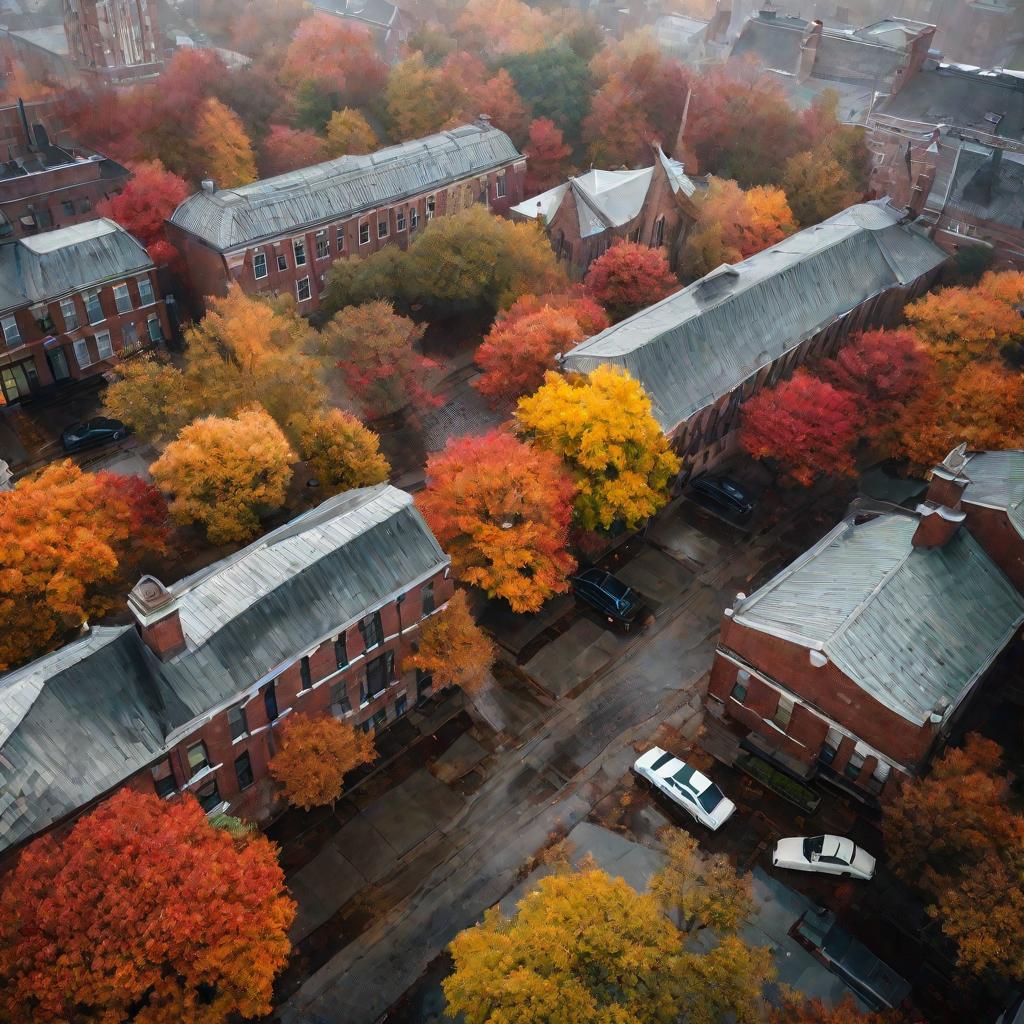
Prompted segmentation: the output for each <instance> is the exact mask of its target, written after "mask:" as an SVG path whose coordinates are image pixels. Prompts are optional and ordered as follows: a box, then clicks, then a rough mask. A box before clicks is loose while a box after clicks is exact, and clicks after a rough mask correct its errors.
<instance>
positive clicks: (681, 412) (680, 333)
mask: <svg viewBox="0 0 1024 1024" xmlns="http://www.w3.org/2000/svg"><path fill="white" fill-rule="evenodd" d="M946 258H947V256H946V254H945V253H944V252H943V251H942V250H941V249H939V248H938V247H937V246H936V245H934V244H933V243H932V242H931V241H929V240H928V238H926V237H925V235H924V234H923V233H922V232H921V231H920V229H918V228H916V227H914V226H913V225H910V224H901V223H900V215H899V214H898V213H897V212H895V211H894V210H892V209H891V208H890V207H888V206H886V205H885V204H884V203H883V202H874V203H862V204H860V205H857V206H851V207H850V208H849V209H847V210H844V211H843V212H842V213H838V214H836V215H835V216H834V217H830V218H829V219H828V220H826V221H824V222H823V223H821V224H818V225H816V226H815V227H812V228H807V229H805V230H804V231H800V232H797V234H795V235H791V236H790V237H789V238H787V239H786V240H785V241H783V242H780V243H779V244H778V245H774V246H772V247H771V248H770V249H766V250H764V251H763V252H759V253H757V254H755V255H754V256H751V257H749V258H748V259H746V260H743V261H742V262H740V263H737V264H735V266H734V267H733V270H735V271H736V273H737V275H738V276H736V277H735V279H734V283H733V284H732V285H731V287H729V286H728V285H723V287H721V288H719V287H714V288H709V287H708V284H709V283H710V280H709V279H710V278H711V277H712V276H714V275H718V276H719V277H722V275H721V273H720V271H715V272H714V275H708V277H707V278H702V279H701V280H700V281H696V282H694V283H693V284H691V285H689V286H688V287H686V288H683V289H682V290H680V291H678V292H675V293H674V294H672V295H670V296H668V298H666V299H662V300H661V301H660V302H657V303H655V304H654V305H653V306H649V307H648V308H647V309H643V310H641V311H640V312H639V313H636V314H634V315H633V316H631V317H629V318H628V319H627V320H623V321H622V322H621V323H618V324H615V325H614V326H612V327H609V328H608V329H607V330H606V331H602V332H601V333H600V334H597V335H595V336H594V337H592V338H589V339H588V340H586V341H584V342H582V343H581V344H579V345H577V346H576V348H574V349H572V350H571V351H570V352H569V353H568V354H567V355H566V356H565V359H564V362H563V366H564V368H565V369H566V370H569V371H575V372H580V373H589V372H590V371H591V370H593V369H595V368H596V367H597V366H600V365H602V364H605V363H612V364H615V365H618V366H622V367H624V368H625V369H626V370H628V371H629V373H630V374H631V375H632V376H633V377H635V378H636V379H637V380H639V381H640V383H641V384H642V385H643V386H644V388H645V389H646V391H647V393H648V394H649V395H650V397H651V402H652V407H653V412H654V416H655V418H656V419H657V420H658V422H659V423H660V424H661V427H662V429H663V430H664V431H665V432H666V433H670V432H671V431H673V430H674V429H675V428H676V427H677V426H678V425H679V424H681V423H683V422H685V421H686V420H688V419H689V418H690V417H691V416H692V415H693V414H694V413H696V412H699V411H700V410H701V409H704V408H706V407H708V406H709V405H712V404H713V403H714V402H716V401H717V400H718V399H719V398H720V397H721V396H722V395H726V394H728V393H729V392H731V391H732V390H733V389H734V388H736V387H737V386H738V385H740V384H742V383H743V381H745V380H746V379H747V378H748V377H750V376H751V375H753V374H755V373H757V371H758V370H759V369H760V368H761V367H762V366H767V365H769V364H770V363H772V362H774V361H775V360H776V359H778V358H779V357H780V356H782V355H784V354H785V353H786V352H788V351H790V350H791V349H794V348H796V347H797V346H798V345H799V344H800V343H801V342H802V341H803V340H804V339H805V338H808V337H810V336H812V335H814V334H817V333H818V332H819V331H821V330H823V329H824V328H825V327H827V326H828V324H830V323H831V322H832V321H834V320H835V319H837V318H838V317H842V316H843V315H845V314H846V313H848V312H850V310H853V309H856V308H857V307H858V306H859V305H860V304H861V303H863V302H865V301H866V300H867V299H869V298H871V297H872V296H873V295H877V294H878V293H880V292H883V291H885V290H887V289H889V288H893V287H896V286H899V285H906V284H910V283H911V282H913V281H916V280H917V279H918V278H919V277H921V276H922V275H923V274H927V273H928V272H929V271H930V270H932V269H934V268H935V267H937V266H939V265H940V264H941V263H942V262H943V261H944V260H945V259H946Z"/></svg>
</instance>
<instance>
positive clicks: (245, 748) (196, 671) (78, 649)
mask: <svg viewBox="0 0 1024 1024" xmlns="http://www.w3.org/2000/svg"><path fill="white" fill-rule="evenodd" d="M451 593H452V581H451V579H450V574H449V560H448V558H447V556H446V555H445V554H444V553H443V552H442V551H441V549H440V547H438V544H437V542H436V540H435V539H434V537H433V535H432V534H431V533H430V530H429V529H428V528H427V526H426V524H425V523H424V521H423V519H422V518H421V517H420V515H419V513H418V512H417V511H416V507H415V505H414V504H413V501H412V498H411V497H410V496H409V495H408V494H405V493H404V492H402V491H399V490H397V489H395V488H394V487H391V486H389V485H387V484H382V485H379V486H377V487H371V488H363V489H359V490H354V491H347V492H345V493H343V494H340V495H337V496H336V497H334V498H331V499H329V500H328V501H327V502H325V503H324V504H322V505H321V506H319V507H318V508H316V509H313V510H312V511H310V512H307V513H306V514H305V515H302V516H300V517H298V518H297V519H295V520H293V521H292V522H291V523H289V524H287V525H286V526H283V527H281V528H280V529H278V530H275V531H273V532H271V533H269V534H267V535H266V536H264V537H262V538H261V539H260V540H258V541H256V542H255V543H253V544H251V545H250V546H249V547H247V548H244V549H243V550H241V551H239V552H236V553H235V554H234V555H231V556H229V557H228V558H226V559H224V560H222V561H220V562H217V563H215V564H214V565H212V566H209V567H208V568H206V569H204V570H201V571H200V572H198V573H196V574H195V575H194V576H191V577H189V578H187V579H184V580H181V581H179V582H178V583H176V584H173V585H172V586H170V587H166V586H164V585H163V584H161V583H160V582H159V581H157V580H155V579H153V578H151V577H144V578H143V579H142V580H140V582H139V583H138V585H137V586H136V587H135V589H134V590H133V591H132V594H131V596H130V598H129V608H130V610H131V612H132V615H133V617H134V624H133V625H131V626H117V627H95V628H93V629H92V630H90V631H89V633H87V634H86V635H85V636H83V637H82V638H81V639H79V640H76V641H74V642H73V643H71V644H69V645H67V646H66V647H64V648H62V649H60V650H58V651H55V652H54V653H53V654H50V655H48V656H46V657H44V658H41V659H39V660H37V661H35V662H32V663H31V664H29V665H26V666H24V667H23V668H21V669H18V670H16V671H14V672H11V673H8V674H7V675H6V676H3V677H0V698H2V700H0V782H2V789H0V793H2V795H0V858H3V857H4V856H5V853H6V854H10V853H11V852H13V851H14V850H16V849H17V847H19V846H20V845H21V844H23V843H25V842H27V841H28V840H30V839H31V838H32V837H33V836H34V835H36V834H38V833H40V832H42V831H46V830H48V829H50V828H53V827H55V826H58V825H61V824H63V823H66V822H68V821H70V820H73V819H74V818H75V817H76V816H77V815H78V814H80V813H81V812H82V811H83V810H84V809H86V808H88V807H89V806H91V805H93V804H94V803H96V802H97V801H98V800H100V799H102V798H103V797H104V796H106V795H109V794H110V793H112V792H113V791H115V790H117V789H119V788H121V787H122V786H130V787H131V788H133V789H136V790H139V791H141V792H147V793H153V792H155V793H156V794H157V795H159V796H161V797H164V798H167V799H171V798H173V797H174V796H176V795H177V794H180V793H192V794H194V795H195V796H196V798H197V799H198V800H199V802H200V803H201V804H202V806H203V807H204V808H205V809H206V810H207V812H208V813H210V814H216V813H222V812H228V813H231V814H234V815H240V816H241V817H244V818H247V819H250V820H255V821H265V820H266V819H267V818H268V816H270V815H271V813H272V812H273V811H274V810H275V809H276V808H277V807H278V806H279V801H278V799H277V798H276V796H275V787H274V785H273V783H272V782H271V780H270V779H269V778H268V774H267V764H268V762H269V761H270V759H271V758H272V757H273V755H274V752H275V750H276V749H277V746H278V743H279V735H280V730H281V728H282V727H285V728H286V727H287V722H288V719H289V717H290V716H291V715H295V714H306V715H313V716H316V715H323V714H331V715H334V716H336V717H337V718H339V719H340V720H342V721H344V722H347V723H350V724H351V725H352V726H354V727H355V728H358V729H361V730H363V731H364V732H371V731H377V730H380V729H382V728H384V727H385V726H386V725H387V724H388V723H390V722H393V721H395V720H396V719H398V718H401V717H402V716H403V715H404V714H405V713H406V711H407V709H408V708H410V707H412V706H413V705H414V704H415V703H416V702H417V701H418V700H420V699H422V698H423V697H424V696H425V695H426V694H428V693H429V691H430V687H431V680H430V679H429V677H424V676H423V675H422V674H421V673H418V672H416V671H412V672H407V671H403V669H402V664H403V661H404V659H405V658H406V657H407V656H408V655H409V654H410V653H411V652H412V650H413V649H414V644H415V641H416V638H417V636H418V635H419V628H420V623H421V622H423V621H424V620H425V619H427V618H429V617H430V616H432V615H435V614H436V613H437V612H438V611H440V610H441V609H442V608H443V607H444V605H445V604H446V602H447V600H448V598H449V597H450V595H451Z"/></svg>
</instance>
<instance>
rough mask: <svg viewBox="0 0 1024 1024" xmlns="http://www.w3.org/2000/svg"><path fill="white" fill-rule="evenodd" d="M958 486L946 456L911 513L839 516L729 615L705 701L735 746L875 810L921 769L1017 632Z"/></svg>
mask: <svg viewBox="0 0 1024 1024" xmlns="http://www.w3.org/2000/svg"><path fill="white" fill-rule="evenodd" d="M999 454H1000V453H985V455H984V456H983V457H984V458H988V456H989V455H996V456H998V455H999ZM1017 454H1019V453H1017ZM964 487H966V488H967V489H968V491H969V490H970V484H969V482H968V481H967V479H966V475H965V474H964V458H963V454H962V452H960V453H957V452H954V453H952V454H951V456H950V458H949V459H947V461H946V463H944V464H943V466H941V467H938V468H937V470H936V473H935V476H934V478H933V480H932V485H931V487H930V488H929V491H928V496H927V499H926V501H925V502H924V503H923V504H922V505H920V506H919V507H918V509H917V512H916V513H909V512H905V511H903V510H899V511H888V512H880V513H876V512H870V511H862V512H860V513H854V514H851V515H849V516H848V517H847V518H846V519H845V520H844V521H843V522H841V523H840V524H839V525H838V526H837V527H836V528H835V529H833V530H832V531H831V532H830V533H829V534H827V535H826V536H825V537H824V538H823V539H822V540H821V541H819V542H818V543H817V544H816V545H815V546H814V547H812V548H811V549H810V550H809V551H807V552H806V553H805V554H804V555H802V556H800V558H798V559H797V560H796V561H795V562H794V563H793V564H792V565H790V566H789V567H787V568H786V569H784V570H783V571H782V572H781V573H779V574H778V575H777V576H776V577H775V578H774V579H773V580H771V581H770V582H769V583H767V584H766V585H765V586H764V587H762V588H761V589H760V590H758V591H756V592H755V593H754V594H752V595H750V596H749V597H747V596H746V595H744V594H739V595H738V596H737V598H736V601H735V602H734V604H733V606H732V607H731V608H728V609H726V611H725V616H724V618H723V621H722V631H721V636H720V640H719V644H718V648H717V651H716V654H715V662H714V666H713V668H712V673H711V681H710V684H709V689H708V702H709V707H710V708H711V710H712V711H713V712H714V713H717V714H719V715H722V716H724V717H725V718H726V719H728V720H729V721H730V722H731V723H733V725H734V726H735V727H736V728H737V729H739V731H741V732H744V733H746V736H745V739H744V740H743V744H744V745H745V746H747V747H748V748H749V749H751V750H753V751H754V752H755V753H756V754H758V755H760V756H762V757H767V758H768V759H769V760H773V761H775V762H776V763H778V764H780V765H781V767H783V769H785V770H786V771H788V772H789V773H790V774H795V775H797V776H799V777H801V778H809V777H811V776H814V775H817V776H820V777H823V778H825V779H827V780H829V781H831V782H833V783H834V784H837V785H838V786H840V787H841V788H843V789H845V790H847V791H849V792H851V793H852V794H854V795H855V796H858V797H859V798H861V799H863V800H866V801H867V802H869V803H870V802H876V801H877V800H879V799H880V798H881V797H883V796H884V794H885V793H886V792H888V785H889V783H890V781H891V780H893V779H895V778H897V777H899V776H910V775H916V774H919V773H921V772H922V771H923V770H924V769H925V768H926V767H927V765H928V763H929V761H930V759H931V758H932V757H933V756H934V754H935V753H936V752H937V751H938V750H939V749H940V748H941V746H942V744H943V743H944V741H945V739H946V738H947V737H948V735H949V733H950V730H951V729H952V727H953V725H954V724H955V722H956V721H957V720H958V718H959V717H960V715H961V714H962V712H963V711H964V709H965V708H966V707H967V705H968V703H969V701H970V699H971V697H972V696H973V694H974V693H975V692H976V691H977V688H978V686H979V684H980V683H981V681H982V679H983V678H984V676H985V673H986V672H987V671H988V669H989V668H990V667H991V665H992V664H993V662H994V661H995V660H996V658H998V656H999V655H1000V654H1001V653H1002V651H1003V650H1004V649H1005V648H1006V646H1007V645H1008V644H1009V643H1010V641H1011V640H1012V639H1013V638H1014V637H1015V636H1016V635H1017V633H1018V631H1019V629H1020V626H1021V624H1022V623H1024V597H1022V596H1021V594H1020V592H1019V591H1018V589H1017V588H1016V587H1015V586H1014V584H1013V582H1011V580H1010V579H1009V578H1008V577H1007V576H1006V575H1005V573H1004V572H1003V571H1002V570H1001V568H1000V567H999V565H997V563H996V561H995V560H994V559H993V558H990V557H989V554H988V553H987V552H986V549H985V546H984V545H985V538H984V537H976V536H975V535H974V533H973V531H972V530H971V529H970V528H969V527H968V526H967V525H965V512H964V508H963V506H962V505H961V501H960V498H961V496H962V495H963V488H964ZM1015 536H1016V544H1015V548H1016V554H1017V556H1018V557H1020V555H1021V554H1022V553H1024V540H1021V538H1020V536H1019V535H1017V534H1015Z"/></svg>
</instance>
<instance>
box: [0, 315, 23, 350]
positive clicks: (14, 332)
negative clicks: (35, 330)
mask: <svg viewBox="0 0 1024 1024" xmlns="http://www.w3.org/2000/svg"><path fill="white" fill-rule="evenodd" d="M0 325H2V326H3V331H4V341H5V342H6V344H7V346H8V348H15V347H17V346H18V345H21V344H22V339H21V328H20V327H19V326H18V318H17V317H14V316H5V317H4V318H3V319H2V320H0Z"/></svg>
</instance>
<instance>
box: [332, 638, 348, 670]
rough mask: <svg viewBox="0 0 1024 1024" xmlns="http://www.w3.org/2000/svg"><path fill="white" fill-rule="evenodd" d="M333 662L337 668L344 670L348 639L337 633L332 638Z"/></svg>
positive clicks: (346, 660) (346, 662)
mask: <svg viewBox="0 0 1024 1024" xmlns="http://www.w3.org/2000/svg"><path fill="white" fill-rule="evenodd" d="M334 660H335V661H336V662H337V663H338V668H344V667H345V666H346V665H347V664H348V639H347V638H346V636H345V634H344V633H339V634H338V635H337V636H336V637H335V638H334Z"/></svg>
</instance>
